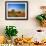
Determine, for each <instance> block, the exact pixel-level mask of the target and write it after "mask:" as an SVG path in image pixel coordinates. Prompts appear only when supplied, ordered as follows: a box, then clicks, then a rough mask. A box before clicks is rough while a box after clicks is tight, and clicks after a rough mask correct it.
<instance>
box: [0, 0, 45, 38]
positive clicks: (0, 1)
mask: <svg viewBox="0 0 46 46" xmlns="http://www.w3.org/2000/svg"><path fill="white" fill-rule="evenodd" d="M5 1H6V0H0V35H2V34H4V31H5V30H4V29H5V26H6V25H14V26H16V27H17V29H18V36H21V35H22V34H23V35H24V37H25V36H28V37H31V36H32V35H34V34H35V35H37V36H39V35H40V36H39V37H41V35H43V33H37V32H36V30H37V29H43V30H45V31H44V34H45V32H46V28H43V27H40V26H39V24H38V22H37V21H36V19H35V16H36V15H38V14H41V10H40V6H43V5H46V0H27V1H28V3H29V4H28V16H29V17H28V20H5ZM7 1H8V0H7ZM11 1H13V0H11ZM14 1H18V0H14ZM20 1H23V0H20ZM25 1H26V0H25ZM45 35H46V34H45ZM41 38H42V37H41Z"/></svg>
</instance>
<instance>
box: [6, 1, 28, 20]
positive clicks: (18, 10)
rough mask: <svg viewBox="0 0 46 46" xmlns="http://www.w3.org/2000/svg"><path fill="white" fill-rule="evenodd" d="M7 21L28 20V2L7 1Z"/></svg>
mask: <svg viewBox="0 0 46 46" xmlns="http://www.w3.org/2000/svg"><path fill="white" fill-rule="evenodd" d="M5 19H6V20H28V1H6V2H5Z"/></svg>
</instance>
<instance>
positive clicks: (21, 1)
mask: <svg viewBox="0 0 46 46" xmlns="http://www.w3.org/2000/svg"><path fill="white" fill-rule="evenodd" d="M8 2H25V3H27V18H26V19H7V16H6V15H7V14H6V12H7V11H6V10H7V9H6V3H8ZM5 20H28V1H5Z"/></svg>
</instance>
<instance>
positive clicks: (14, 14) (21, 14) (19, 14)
mask: <svg viewBox="0 0 46 46" xmlns="http://www.w3.org/2000/svg"><path fill="white" fill-rule="evenodd" d="M8 17H25V12H22V11H15V10H14V9H12V10H11V11H8Z"/></svg>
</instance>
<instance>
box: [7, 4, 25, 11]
mask: <svg viewBox="0 0 46 46" xmlns="http://www.w3.org/2000/svg"><path fill="white" fill-rule="evenodd" d="M8 9H15V10H17V11H18V10H20V11H24V10H25V4H8Z"/></svg>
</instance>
